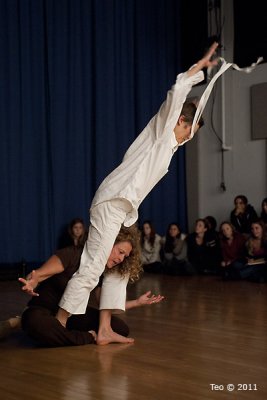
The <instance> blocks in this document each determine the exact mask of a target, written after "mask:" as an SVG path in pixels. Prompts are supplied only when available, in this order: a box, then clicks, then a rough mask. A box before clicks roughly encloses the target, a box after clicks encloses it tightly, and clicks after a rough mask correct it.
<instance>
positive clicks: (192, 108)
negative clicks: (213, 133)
mask: <svg viewBox="0 0 267 400" xmlns="http://www.w3.org/2000/svg"><path fill="white" fill-rule="evenodd" d="M196 110H197V106H196V104H195V103H193V102H189V101H188V102H185V103H184V105H183V108H182V111H181V114H180V117H179V118H178V121H177V124H176V126H175V128H174V133H175V137H176V140H177V141H178V143H183V141H185V140H187V139H189V137H190V133H191V128H192V125H193V120H194V117H195V113H196ZM203 125H204V120H203V118H202V116H201V117H200V119H199V121H198V123H197V125H196V126H195V129H194V134H195V133H196V132H197V131H198V130H199V128H201V127H202V126H203Z"/></svg>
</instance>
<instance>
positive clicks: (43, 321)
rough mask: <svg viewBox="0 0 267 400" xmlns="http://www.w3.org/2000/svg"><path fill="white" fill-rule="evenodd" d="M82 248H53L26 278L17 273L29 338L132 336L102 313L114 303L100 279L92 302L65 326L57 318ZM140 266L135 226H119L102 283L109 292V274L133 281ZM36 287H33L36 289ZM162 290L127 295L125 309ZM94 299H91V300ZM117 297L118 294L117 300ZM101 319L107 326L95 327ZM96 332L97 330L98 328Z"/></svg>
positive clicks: (72, 341) (61, 340)
mask: <svg viewBox="0 0 267 400" xmlns="http://www.w3.org/2000/svg"><path fill="white" fill-rule="evenodd" d="M81 253H82V248H81V247H79V246H78V247H77V246H69V247H66V248H64V249H60V250H57V251H56V252H55V254H54V255H52V256H51V257H50V258H49V259H48V260H47V261H46V262H45V263H44V264H43V265H42V266H41V267H40V268H39V269H37V270H33V271H32V272H31V273H30V274H29V275H28V276H27V278H26V279H23V278H19V280H20V282H21V283H22V284H23V285H24V286H23V287H22V290H24V291H25V292H27V293H28V294H30V295H32V296H33V297H32V299H31V300H30V301H29V303H28V306H27V308H26V309H25V311H24V312H23V314H22V318H21V325H22V329H23V330H24V331H25V332H26V333H27V334H28V335H29V336H30V337H31V338H33V339H35V340H37V341H38V342H39V343H41V344H43V345H45V346H75V345H84V344H90V343H95V342H96V343H97V344H107V343H110V341H116V342H120V343H131V342H133V339H131V338H128V337H127V336H128V334H129V328H128V326H127V325H126V324H125V322H124V321H122V320H121V319H120V318H118V317H117V316H114V315H112V316H111V319H110V320H109V319H107V318H106V315H105V313H106V311H109V310H108V309H110V308H112V309H113V307H114V305H113V304H112V305H109V304H108V303H107V301H108V300H109V295H106V296H104V297H102V296H101V292H102V289H101V285H102V279H100V281H99V284H98V286H97V287H96V288H95V290H94V292H92V294H94V296H91V297H90V300H91V302H90V303H89V304H88V306H87V308H86V313H85V314H81V315H73V316H71V317H70V318H69V319H68V321H67V325H66V327H64V326H62V324H61V323H60V322H59V321H58V320H57V319H56V318H55V315H56V313H57V310H58V302H59V300H60V298H61V296H62V293H63V292H64V290H65V287H66V285H67V283H68V281H69V279H70V278H71V277H72V276H73V274H75V273H76V272H77V270H78V267H79V263H80V257H81ZM141 272H142V268H141V264H140V237H139V231H138V229H137V228H136V227H135V226H132V227H130V228H125V227H122V228H121V230H120V232H119V234H118V236H117V238H116V241H115V243H114V246H113V248H112V251H111V253H110V256H109V258H108V261H107V264H106V269H105V272H104V275H105V279H104V280H103V285H106V286H107V288H106V289H107V290H106V291H105V292H106V293H107V292H109V290H110V289H109V285H110V283H109V277H110V276H112V275H113V274H117V275H119V276H120V278H121V279H120V280H121V282H122V284H123V285H124V286H125V281H126V282H128V281H131V282H134V281H136V280H138V279H139V275H140V273H141ZM37 287H38V289H37V292H38V293H37V292H35V289H36V288H37ZM162 298H163V297H162V296H155V295H151V292H146V293H145V294H143V295H142V296H140V297H139V298H138V299H136V300H132V301H126V304H125V305H124V306H125V308H126V309H130V308H134V307H139V306H143V305H149V304H153V303H158V302H159V301H161V300H162ZM93 300H95V302H94V304H93ZM120 301H121V299H116V302H117V304H118V303H119V302H120ZM98 306H99V308H104V309H103V310H102V311H100V312H99V309H98ZM99 319H102V320H104V326H105V329H106V331H105V332H104V333H103V331H102V332H100V331H99ZM3 323H5V325H6V327H9V330H11V328H12V327H14V325H15V324H16V325H18V324H19V323H20V320H19V319H18V318H10V319H9V320H8V321H3V322H2V325H3ZM96 332H97V333H96Z"/></svg>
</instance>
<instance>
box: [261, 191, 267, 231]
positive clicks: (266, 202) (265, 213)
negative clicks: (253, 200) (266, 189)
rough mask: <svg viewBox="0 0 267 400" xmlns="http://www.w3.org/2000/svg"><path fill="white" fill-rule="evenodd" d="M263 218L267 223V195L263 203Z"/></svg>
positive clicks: (266, 223)
mask: <svg viewBox="0 0 267 400" xmlns="http://www.w3.org/2000/svg"><path fill="white" fill-rule="evenodd" d="M261 220H262V221H263V222H264V223H265V225H267V197H265V199H263V200H262V203H261Z"/></svg>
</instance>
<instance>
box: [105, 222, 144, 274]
mask: <svg viewBox="0 0 267 400" xmlns="http://www.w3.org/2000/svg"><path fill="white" fill-rule="evenodd" d="M140 254H141V248H140V232H139V230H138V228H137V226H136V225H132V226H130V227H128V228H127V227H125V226H122V227H121V229H120V232H119V234H118V236H117V238H116V240H115V243H114V246H113V248H112V250H111V253H110V256H109V258H108V261H107V265H106V266H107V271H110V272H112V271H114V270H116V271H118V272H119V273H120V274H121V275H122V276H125V275H127V274H129V279H130V281H135V280H137V279H138V278H139V275H140V272H141V271H142V267H141V262H140Z"/></svg>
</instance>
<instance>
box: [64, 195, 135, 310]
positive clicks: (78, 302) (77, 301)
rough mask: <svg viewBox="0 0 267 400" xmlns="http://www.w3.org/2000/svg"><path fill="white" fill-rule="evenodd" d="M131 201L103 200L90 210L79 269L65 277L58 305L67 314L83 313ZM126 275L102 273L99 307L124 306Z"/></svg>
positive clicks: (130, 207)
mask: <svg viewBox="0 0 267 400" xmlns="http://www.w3.org/2000/svg"><path fill="white" fill-rule="evenodd" d="M131 209H132V205H131V204H130V203H129V202H128V201H127V200H124V199H114V200H110V201H105V202H103V203H100V204H98V205H96V206H94V207H93V208H92V210H91V212H90V223H91V224H90V227H89V233H88V238H87V241H86V243H85V246H84V249H83V252H82V256H81V262H80V266H79V269H78V271H77V273H76V274H75V275H73V277H72V278H71V279H70V280H69V282H68V285H67V287H66V289H65V292H64V294H63V296H62V298H61V300H60V303H59V306H60V307H61V308H63V309H64V310H66V311H68V312H69V313H71V314H84V313H85V310H86V307H87V303H88V300H89V296H90V292H91V291H92V290H93V289H94V288H95V287H96V285H97V284H98V280H99V277H100V276H101V274H102V273H103V271H104V269H105V266H106V264H107V260H108V258H109V256H110V253H111V250H112V247H113V245H114V242H115V240H116V237H117V235H118V233H119V231H120V229H121V225H122V224H123V222H124V221H125V217H126V214H127V213H128V212H130V211H131ZM127 283H128V277H126V278H124V279H122V277H121V276H120V275H119V274H117V273H110V274H105V277H104V280H103V286H102V290H101V298H100V309H112V310H113V309H114V310H122V311H123V310H125V302H126V286H127Z"/></svg>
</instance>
